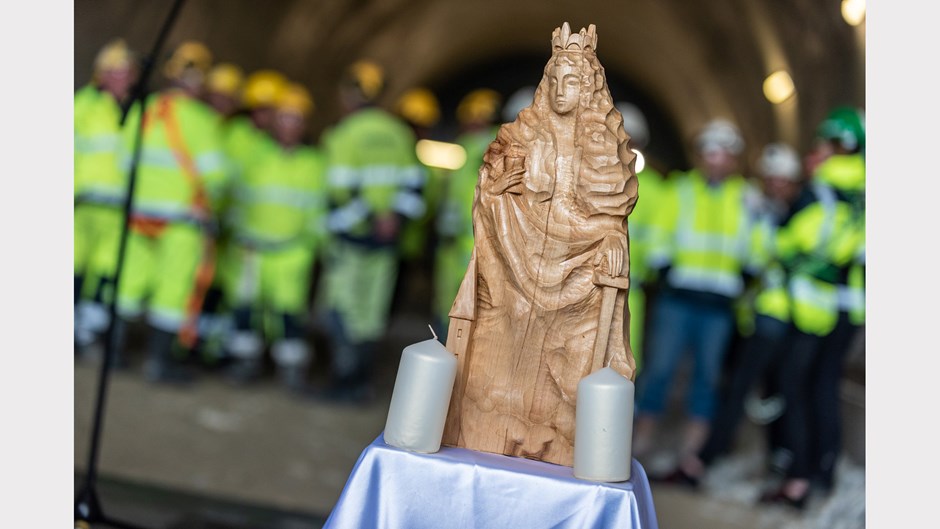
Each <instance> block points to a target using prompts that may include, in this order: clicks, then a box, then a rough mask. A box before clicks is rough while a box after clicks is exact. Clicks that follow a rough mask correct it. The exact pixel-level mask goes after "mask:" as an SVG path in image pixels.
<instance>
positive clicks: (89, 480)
mask: <svg viewBox="0 0 940 529" xmlns="http://www.w3.org/2000/svg"><path fill="white" fill-rule="evenodd" d="M183 1H184V0H175V1H174V3H173V7H172V8H171V9H170V13H169V15H167V17H166V20H164V22H163V27H161V28H160V33H159V34H158V35H157V40H156V42H154V45H153V48H151V50H150V55H148V56H147V57H145V58H144V61H143V67H142V68H141V73H140V77H139V78H138V80H137V84H136V85H135V86H134V90H133V91H132V92H131V97H130V98H129V99H128V101H127V104H126V105H125V107H124V108H123V109H122V114H121V125H124V123H125V122H126V121H127V116H128V114H129V113H130V111H131V109H132V108H133V107H134V105H135V104H137V103H139V110H140V113H141V116H140V120H139V121H138V124H137V131H136V133H135V135H134V150H133V155H132V158H131V166H130V171H129V172H128V178H127V195H126V196H125V197H124V223H123V225H122V227H121V238H120V243H119V245H118V255H117V263H116V267H115V269H114V287H113V290H112V292H111V299H110V300H109V302H108V315H109V321H108V329H107V331H106V332H105V344H104V347H105V354H104V358H102V360H101V368H100V371H99V375H98V393H97V396H96V398H95V414H94V419H93V424H92V429H91V443H90V447H89V450H88V466H87V467H86V469H87V470H86V473H85V480H84V484H83V487H82V490H81V491H80V492H79V493H78V496H77V497H76V499H75V526H76V527H82V528H87V527H89V526H90V524H93V523H95V524H104V525H109V526H111V527H118V528H126V529H138V527H139V526H135V525H132V524H129V523H126V522H120V521H118V520H115V519H113V518H109V517H108V516H107V515H105V513H104V511H102V509H101V505H100V503H99V502H98V494H97V492H96V491H95V485H96V483H97V479H98V454H99V452H100V448H101V428H102V425H103V422H104V407H105V401H106V400H107V394H108V380H109V378H110V374H111V365H112V363H113V358H114V357H115V347H116V344H115V343H114V342H115V340H114V328H115V324H116V322H117V294H118V287H119V285H120V282H121V271H122V270H123V268H124V255H125V253H126V248H127V237H128V233H129V231H130V217H131V208H132V205H133V201H134V188H135V186H136V183H137V166H138V165H139V163H140V151H141V145H142V143H143V140H142V138H143V128H144V127H143V125H144V119H143V114H144V103H145V101H144V98H145V97H146V95H147V81H148V79H149V77H150V74H151V72H152V71H153V67H154V64H156V62H157V57H158V55H159V53H160V50H161V49H162V48H163V43H164V41H166V37H167V35H168V34H169V33H170V29H171V28H172V27H173V23H174V22H175V21H176V17H177V15H179V12H180V9H181V8H182V6H183Z"/></svg>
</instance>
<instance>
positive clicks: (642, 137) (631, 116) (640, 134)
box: [614, 101, 650, 149]
mask: <svg viewBox="0 0 940 529" xmlns="http://www.w3.org/2000/svg"><path fill="white" fill-rule="evenodd" d="M614 106H615V107H616V108H617V110H619V111H620V114H622V115H623V130H625V131H627V134H629V135H630V140H631V143H632V144H633V146H634V147H636V148H638V149H642V148H643V147H645V146H646V144H647V143H649V141H650V128H649V124H648V123H647V122H646V116H644V115H643V112H642V111H641V110H640V108H639V107H637V106H636V105H634V104H633V103H627V102H626V101H621V102H619V103H617V104H616V105H614Z"/></svg>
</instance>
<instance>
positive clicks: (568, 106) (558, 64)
mask: <svg viewBox="0 0 940 529" xmlns="http://www.w3.org/2000/svg"><path fill="white" fill-rule="evenodd" d="M579 59H580V57H578V56H577V55H575V54H573V53H564V54H559V55H558V56H557V58H556V59H555V60H554V61H553V63H552V68H551V71H550V72H549V73H548V89H549V94H548V101H549V104H550V105H551V107H552V110H554V111H555V112H556V113H558V114H560V115H562V116H564V115H565V114H569V113H570V112H571V111H572V110H574V109H576V108H578V105H579V104H580V103H581V65H580V64H579V63H580V62H581V61H580V60H579Z"/></svg>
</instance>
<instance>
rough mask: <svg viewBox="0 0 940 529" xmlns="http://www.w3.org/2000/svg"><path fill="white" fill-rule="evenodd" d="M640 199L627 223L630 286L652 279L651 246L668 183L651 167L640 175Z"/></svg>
mask: <svg viewBox="0 0 940 529" xmlns="http://www.w3.org/2000/svg"><path fill="white" fill-rule="evenodd" d="M636 177H637V179H638V180H639V188H638V191H637V194H638V198H637V202H636V206H634V208H633V212H632V213H630V217H629V219H628V220H627V226H628V229H629V232H630V284H631V285H634V287H639V286H640V285H641V284H642V283H643V282H644V281H647V280H649V279H651V278H650V277H649V276H650V266H649V253H650V247H651V245H652V244H653V241H652V237H653V233H652V231H651V230H653V229H654V228H653V222H654V218H655V215H656V211H657V209H658V208H659V207H660V196H661V194H662V189H663V186H664V185H665V181H664V180H663V175H661V174H659V172H658V171H656V170H655V169H653V168H652V167H650V166H646V167H644V168H643V170H642V171H640V172H639V173H637V175H636Z"/></svg>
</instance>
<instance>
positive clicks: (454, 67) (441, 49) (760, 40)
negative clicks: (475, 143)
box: [74, 0, 865, 169]
mask: <svg viewBox="0 0 940 529" xmlns="http://www.w3.org/2000/svg"><path fill="white" fill-rule="evenodd" d="M170 5H171V2H168V1H165V0H164V1H159V0H139V1H133V0H76V2H75V11H74V15H75V87H76V88H77V87H79V86H81V85H82V84H84V83H85V82H87V80H88V78H89V74H90V70H91V65H92V61H93V59H94V55H95V53H96V51H97V50H98V49H99V48H100V47H101V46H102V45H103V44H104V43H106V42H107V41H108V40H110V39H111V38H114V37H124V38H125V39H126V40H127V41H128V43H129V44H130V45H131V46H132V47H133V48H134V49H136V50H138V51H139V52H140V53H146V52H147V50H149V48H150V47H151V46H152V43H153V41H154V39H155V38H156V34H157V32H158V30H159V26H160V24H161V23H162V21H163V19H164V17H165V16H166V14H167V13H168V12H169V8H170ZM564 21H568V22H569V23H570V24H571V26H572V28H573V29H574V30H577V29H579V28H581V27H582V26H587V25H588V24H590V23H594V24H596V25H597V31H598V35H599V42H598V56H599V58H600V60H601V63H602V64H603V65H604V67H605V69H606V71H607V73H608V77H609V78H614V77H616V78H618V79H621V80H623V81H624V83H626V84H628V85H629V86H630V88H631V90H633V91H635V92H637V93H640V94H642V96H643V99H645V100H646V101H648V102H649V104H650V105H653V106H655V107H656V109H657V112H655V114H657V115H658V116H661V120H660V121H659V122H655V121H654V122H653V123H652V124H651V128H652V129H653V130H654V134H653V136H654V141H655V140H656V130H657V129H660V130H664V131H665V132H664V133H662V138H663V141H664V142H665V143H667V144H669V143H671V144H673V145H675V149H673V151H672V152H671V151H666V153H665V154H666V155H667V156H670V157H671V158H672V159H671V160H667V163H670V164H671V165H674V166H675V165H678V166H682V165H684V164H685V161H686V160H688V159H690V158H691V156H690V153H689V140H690V138H691V136H692V135H693V134H694V132H695V131H696V129H697V128H698V127H700V126H701V125H702V124H704V123H705V122H706V121H707V120H708V119H710V118H713V117H719V116H723V117H727V118H730V119H732V120H734V121H735V122H737V123H738V124H739V126H740V127H741V129H742V131H743V133H744V135H745V138H746V140H747V144H748V149H747V152H746V162H750V161H753V159H754V158H756V156H757V154H758V153H759V150H760V147H761V146H762V145H764V144H765V143H767V142H770V141H777V140H785V141H789V142H791V143H792V144H794V145H795V146H796V147H798V148H799V149H801V150H803V149H806V148H807V147H808V146H809V145H810V142H811V140H812V134H813V131H814V130H815V127H816V125H817V124H818V123H819V121H820V120H821V119H822V118H823V117H824V116H825V114H826V112H827V111H828V109H830V108H831V107H832V106H834V105H837V104H850V105H854V106H858V107H863V106H864V101H865V84H864V79H865V70H864V66H865V62H864V61H865V59H864V54H865V40H864V38H865V35H864V24H863V25H862V26H859V27H855V28H853V27H851V26H849V25H848V24H846V23H845V22H844V21H843V20H842V18H841V15H840V12H839V1H838V0H827V1H825V2H819V1H815V0H787V1H783V0H781V1H774V2H768V1H766V0H714V1H711V2H687V1H684V0H629V1H608V2H583V1H577V0H557V1H552V2H545V1H543V0H516V1H515V2H512V3H509V2H499V1H495V0H465V1H460V2H448V1H431V0H372V1H369V0H332V1H312V0H283V1H269V2H257V1H248V0H188V1H187V2H186V3H185V4H184V6H183V9H182V13H181V15H180V17H179V19H178V21H177V23H176V25H175V27H174V28H173V31H172V32H171V34H170V36H169V39H168V42H167V46H168V48H167V50H169V49H171V48H172V47H173V46H174V45H176V44H178V43H179V42H181V41H183V40H185V39H198V40H201V41H203V42H205V43H206V44H207V45H208V46H209V47H210V49H212V51H213V53H214V54H215V57H216V60H219V61H231V62H235V63H237V64H239V65H241V66H242V67H243V68H245V70H246V71H252V70H255V69H259V68H265V67H272V68H276V69H279V70H281V71H283V72H284V73H285V74H287V75H288V76H289V77H291V78H293V79H295V80H298V81H300V82H303V83H304V84H305V85H306V86H307V87H308V88H309V89H310V90H311V92H312V93H313V95H314V98H315V100H316V102H317V107H318V111H317V113H316V114H315V116H314V118H313V122H312V129H313V136H314V137H316V136H317V135H318V134H319V133H320V132H321V131H322V130H323V129H324V128H325V127H326V126H328V125H330V124H332V123H334V122H335V121H336V119H337V118H338V117H339V109H338V107H337V95H336V91H335V79H336V78H337V77H338V75H339V73H340V72H341V71H342V70H343V68H344V67H345V66H346V65H348V64H349V63H351V62H352V61H354V60H356V59H358V58H361V57H367V58H371V59H374V60H377V61H378V62H379V63H381V64H382V65H384V66H385V67H386V68H387V70H388V81H389V85H388V90H387V92H386V94H385V95H384V97H383V99H382V101H381V102H382V103H383V104H384V105H390V104H391V103H392V102H393V101H394V100H395V98H396V97H397V96H398V95H399V94H400V93H401V92H403V91H404V90H406V89H407V88H409V87H412V86H416V85H425V86H430V87H444V86H448V84H449V83H451V81H453V80H454V79H459V78H461V76H465V74H466V73H467V72H468V71H473V69H474V68H476V69H477V70H476V71H480V70H481V69H482V70H483V71H485V66H486V65H487V64H494V63H498V62H499V61H500V60H501V59H502V58H504V57H506V56H528V57H534V58H538V57H542V59H541V62H542V64H544V61H545V60H547V59H548V57H549V56H550V53H551V49H550V38H551V32H552V29H554V28H555V27H556V26H559V25H561V23H562V22H564ZM533 60H537V59H533ZM781 67H785V68H787V69H789V71H790V74H791V76H792V78H793V80H794V83H795V85H796V90H797V95H796V96H795V97H793V98H791V99H790V100H788V101H786V102H785V103H783V104H781V105H776V106H775V105H772V104H771V103H769V102H768V101H767V100H766V99H765V98H764V96H763V93H762V89H761V86H762V82H763V80H764V78H765V77H766V76H767V75H768V74H769V73H770V72H772V71H774V70H775V69H777V68H781ZM537 81H538V78H535V79H532V81H531V82H532V84H534V83H536V82H537ZM161 82H162V79H160V77H159V76H156V77H155V78H154V80H153V84H154V85H157V86H158V85H159V83H161ZM451 84H452V83H451ZM468 88H472V87H468ZM676 149H678V150H679V151H680V152H679V153H675V152H674V151H675V150H676ZM745 169H747V167H745Z"/></svg>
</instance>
